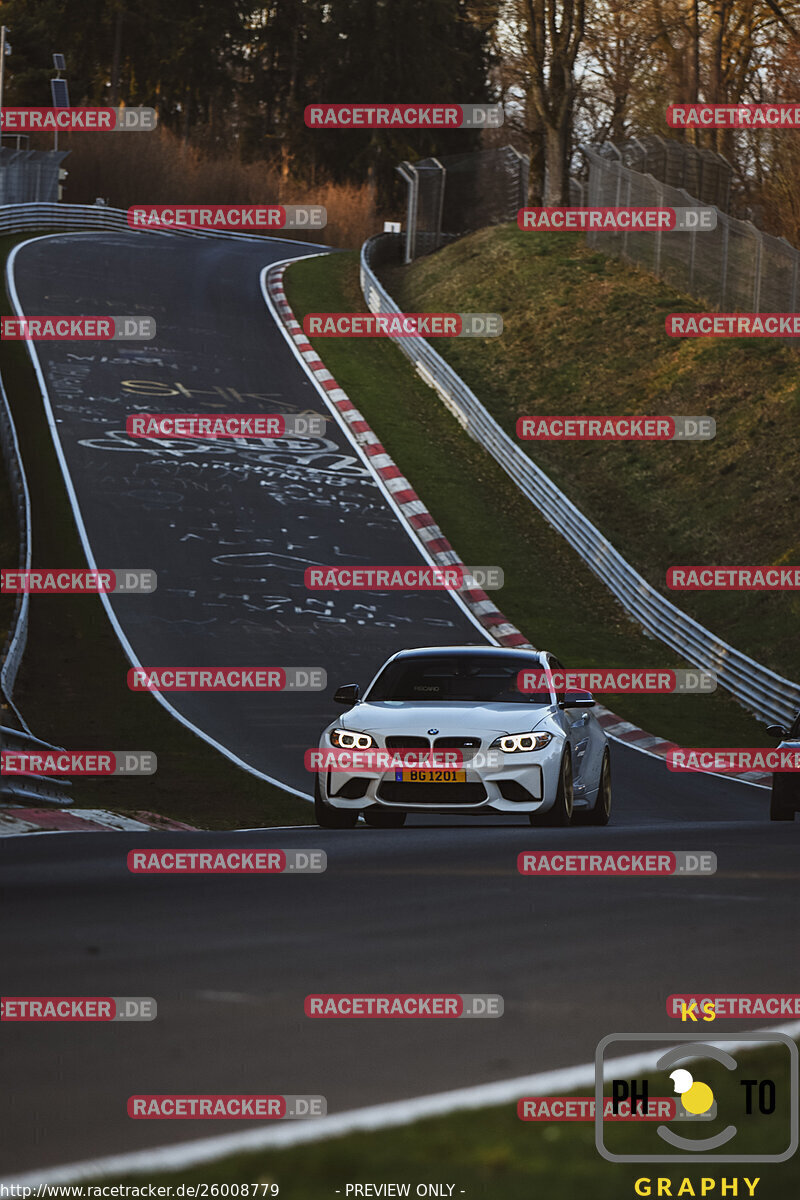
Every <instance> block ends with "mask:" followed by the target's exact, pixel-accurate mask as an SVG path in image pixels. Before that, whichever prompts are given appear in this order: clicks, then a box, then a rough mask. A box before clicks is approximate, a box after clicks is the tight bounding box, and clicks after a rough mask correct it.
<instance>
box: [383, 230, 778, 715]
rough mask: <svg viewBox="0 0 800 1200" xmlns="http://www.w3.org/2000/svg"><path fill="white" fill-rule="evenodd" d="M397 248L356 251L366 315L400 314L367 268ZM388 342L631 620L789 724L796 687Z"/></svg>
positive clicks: (424, 364) (420, 344)
mask: <svg viewBox="0 0 800 1200" xmlns="http://www.w3.org/2000/svg"><path fill="white" fill-rule="evenodd" d="M401 244H402V238H401V236H400V235H398V234H379V235H378V236H377V237H374V238H370V239H369V240H368V241H367V242H365V243H364V245H363V246H362V248H361V290H362V292H363V295H364V299H365V302H366V305H367V308H368V309H369V310H370V311H371V312H391V313H397V312H400V309H399V308H398V307H397V305H396V304H395V302H394V300H393V299H392V298H391V296H390V295H389V294H388V292H387V291H386V290H385V288H384V287H383V286H382V285H381V283H380V282H379V280H378V278H377V276H376V274H375V270H374V268H375V267H377V266H379V265H380V264H381V263H385V262H388V261H390V260H391V261H394V262H400V261H401ZM394 340H395V342H396V344H397V346H398V348H399V349H400V350H401V351H402V353H403V354H405V355H406V357H407V358H408V359H410V361H411V362H412V363H413V365H414V367H415V369H416V371H417V373H418V375H420V377H421V378H422V379H423V380H424V381H425V382H426V383H427V384H428V385H429V386H430V387H432V388H433V389H434V390H435V391H436V392H437V393H438V395H439V397H440V399H441V400H442V403H443V404H444V405H445V406H446V407H447V408H448V409H449V410H450V411H451V412H452V414H453V416H454V417H455V418H456V420H457V421H458V422H459V423H460V424H461V425H462V426H463V428H464V429H465V430H466V431H467V433H468V434H469V435H470V437H471V438H473V439H474V440H475V441H476V442H478V443H479V444H480V445H481V446H483V447H484V448H485V449H486V450H488V451H489V453H490V454H491V455H492V457H493V458H494V459H495V460H496V461H497V462H498V463H499V464H500V466H501V467H502V468H503V470H504V471H505V472H506V474H507V475H508V476H509V477H510V479H511V480H512V481H513V482H514V483H515V484H516V486H517V487H518V488H519V489H520V491H521V492H522V493H523V495H525V496H527V498H528V499H529V500H530V501H531V503H532V504H534V505H535V506H536V508H537V509H538V510H539V512H541V514H542V515H543V516H544V518H545V519H546V520H547V521H549V523H550V524H551V525H552V526H553V527H554V529H556V530H557V531H558V533H560V534H561V535H562V537H564V538H565V539H566V540H567V541H568V542H569V544H570V545H571V546H572V547H573V548H574V549H575V550H577V552H578V553H579V554H580V556H581V558H582V559H583V560H584V562H585V563H587V565H588V566H589V567H591V569H592V571H594V573H595V575H597V576H598V578H599V579H601V580H602V581H603V583H604V584H605V585H606V586H607V587H608V588H609V590H610V591H611V592H612V593H613V594H614V596H616V598H617V599H618V600H619V602H620V603H621V604H622V605H623V607H624V608H625V609H626V610H627V611H628V612H629V613H630V614H631V616H633V617H635V619H636V620H637V621H639V622H640V624H641V625H642V626H643V627H644V628H645V629H646V630H647V631H648V632H649V633H652V634H653V635H654V636H655V637H657V638H659V639H660V640H661V641H662V642H665V643H666V644H667V645H668V646H671V647H672V648H673V649H674V650H677V651H678V652H679V653H680V655H681V656H682V658H684V659H685V660H686V661H687V662H690V663H692V664H693V665H695V666H697V667H700V668H702V669H703V670H707V671H713V672H714V673H715V674H716V675H717V678H718V680H719V682H720V683H721V684H722V685H723V686H724V687H725V688H727V689H728V691H730V692H731V693H732V694H733V695H734V696H735V697H736V699H737V700H739V701H740V702H741V703H742V704H743V705H744V706H745V708H747V709H749V710H751V711H752V712H753V713H755V714H756V716H758V717H760V718H762V719H764V720H766V721H778V722H782V723H784V724H786V723H788V722H789V721H790V720H791V719H793V717H794V716H795V714H796V713H797V711H798V709H800V684H797V683H793V682H792V681H791V680H789V679H784V678H783V676H781V675H776V674H775V672H773V671H770V670H769V669H768V668H767V667H764V666H762V665H761V664H760V663H757V662H755V661H754V660H753V659H752V658H748V656H747V655H746V654H742V652H741V651H740V650H736V649H735V648H734V647H733V646H730V645H729V644H728V643H727V642H723V641H722V640H721V639H720V638H717V637H715V636H714V634H713V633H711V632H710V631H709V630H708V629H705V628H704V627H703V626H702V625H701V624H700V623H699V622H698V621H695V620H693V618H692V617H689V616H687V615H686V613H684V612H681V610H680V609H679V608H677V607H676V606H675V605H674V604H672V603H671V601H669V600H667V599H666V597H665V596H662V595H661V594H660V593H659V592H658V591H657V590H656V589H655V588H654V587H652V586H651V584H649V583H648V582H647V580H646V579H643V578H642V576H641V575H640V574H639V573H638V571H635V570H634V569H633V567H632V566H631V565H630V564H629V563H628V562H626V561H625V559H624V558H623V557H622V555H621V554H620V553H619V552H618V551H617V550H615V549H614V547H613V546H612V545H611V543H610V542H609V541H608V539H607V538H605V537H603V535H602V533H601V532H600V530H599V529H598V528H597V527H596V526H595V525H593V524H592V523H591V521H589V520H588V519H587V518H586V517H585V516H584V515H583V513H581V512H580V511H579V509H577V508H576V507H575V505H574V504H573V503H572V502H571V501H570V500H569V499H568V498H567V497H566V496H565V495H564V493H563V492H562V491H561V490H560V489H559V488H557V487H556V485H555V484H554V483H553V481H552V480H551V479H550V478H549V477H548V476H547V475H546V474H545V472H544V471H542V470H541V468H540V467H538V466H537V465H536V463H535V462H533V460H532V459H531V458H529V457H528V455H527V454H526V453H525V451H524V450H522V449H521V448H520V447H519V446H518V445H517V444H516V443H515V442H514V441H512V439H511V438H510V437H509V436H508V434H506V433H504V431H503V430H502V429H501V428H500V426H499V425H498V424H497V422H496V421H495V420H494V418H493V417H492V416H491V415H490V414H489V413H488V412H487V410H486V409H485V408H484V407H483V405H482V404H481V403H480V401H479V400H478V398H477V397H476V396H475V394H474V393H473V392H472V391H470V389H469V388H468V387H467V385H466V384H465V383H464V381H463V380H462V379H461V378H460V377H459V376H458V375H457V374H456V372H455V371H454V370H453V369H452V367H450V366H449V365H448V364H447V363H446V362H445V361H444V359H443V358H442V357H441V356H440V355H439V354H437V353H436V351H435V350H434V349H433V348H432V347H431V345H430V344H429V343H428V342H427V341H425V339H424V338H396V339H394Z"/></svg>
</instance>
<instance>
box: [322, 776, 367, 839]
mask: <svg viewBox="0 0 800 1200" xmlns="http://www.w3.org/2000/svg"><path fill="white" fill-rule="evenodd" d="M314 816H315V817H316V818H317V824H318V825H319V826H320V828H321V829H353V828H354V826H355V823H356V821H357V820H358V809H357V808H330V807H329V806H328V805H327V804H326V803H325V801H324V800H323V799H322V792H321V789H320V786H319V776H317V777H316V779H315V780H314Z"/></svg>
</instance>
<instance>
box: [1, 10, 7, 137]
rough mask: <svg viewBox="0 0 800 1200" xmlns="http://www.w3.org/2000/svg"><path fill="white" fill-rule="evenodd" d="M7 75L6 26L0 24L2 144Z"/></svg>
mask: <svg viewBox="0 0 800 1200" xmlns="http://www.w3.org/2000/svg"><path fill="white" fill-rule="evenodd" d="M5 77H6V27H5V25H3V26H0V146H2V144H3V84H4V83H5Z"/></svg>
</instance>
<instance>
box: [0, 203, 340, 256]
mask: <svg viewBox="0 0 800 1200" xmlns="http://www.w3.org/2000/svg"><path fill="white" fill-rule="evenodd" d="M26 229H44V230H48V229H57V230H62V229H67V230H71V229H82V230H91V229H105V230H118V231H119V232H120V233H133V232H138V231H134V230H132V229H131V228H130V227H129V225H128V212H127V209H124V208H109V207H108V205H105V204H50V203H47V202H45V201H31V202H30V203H29V204H4V205H2V206H0V233H24V232H25V230H26ZM141 232H143V233H153V234H155V235H156V236H163V235H164V234H165V233H166V234H169V235H172V234H179V235H180V236H186V237H211V238H216V237H224V238H235V239H236V240H237V241H244V242H253V241H255V242H267V243H268V242H270V241H287V240H291V241H295V242H302V241H303V236H302V234H303V231H302V230H301V229H299V230H288V231H286V232H289V233H294V234H295V236H294V237H293V238H291V239H287V238H285V237H275V236H273V235H271V234H258V233H236V232H235V231H234V230H229V229H180V228H176V229H152V230H142V231H141ZM307 244H313V245H316V244H317V243H307Z"/></svg>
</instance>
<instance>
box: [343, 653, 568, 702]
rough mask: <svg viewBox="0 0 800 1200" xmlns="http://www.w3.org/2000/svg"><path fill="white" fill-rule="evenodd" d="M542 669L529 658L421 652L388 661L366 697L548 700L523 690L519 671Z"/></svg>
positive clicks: (462, 700)
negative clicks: (518, 685)
mask: <svg viewBox="0 0 800 1200" xmlns="http://www.w3.org/2000/svg"><path fill="white" fill-rule="evenodd" d="M531 670H534V671H538V670H541V668H540V667H539V664H538V663H537V662H535V661H534V662H532V661H531V659H530V658H522V657H519V658H508V657H506V656H505V655H503V656H502V657H501V656H499V655H498V656H497V657H496V658H493V657H491V656H489V655H480V656H479V655H475V656H469V655H453V654H442V655H428V654H426V655H420V656H419V658H411V657H410V658H398V659H395V660H394V662H390V663H388V664H387V665H386V666H385V667H384V669H383V670H382V671H381V673H380V675H379V676H378V678H377V679H376V680H375V683H374V684H373V686H372V687H371V688H370V690H369V693H368V694H367V696H366V697H365V699H366V700H370V701H373V702H375V701H381V700H416V701H424V700H434V701H446V702H464V703H468V704H469V703H472V704H522V703H529V704H549V703H550V693H549V692H547V691H543V692H521V691H519V689H518V688H517V676H518V674H519V672H520V671H531Z"/></svg>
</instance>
